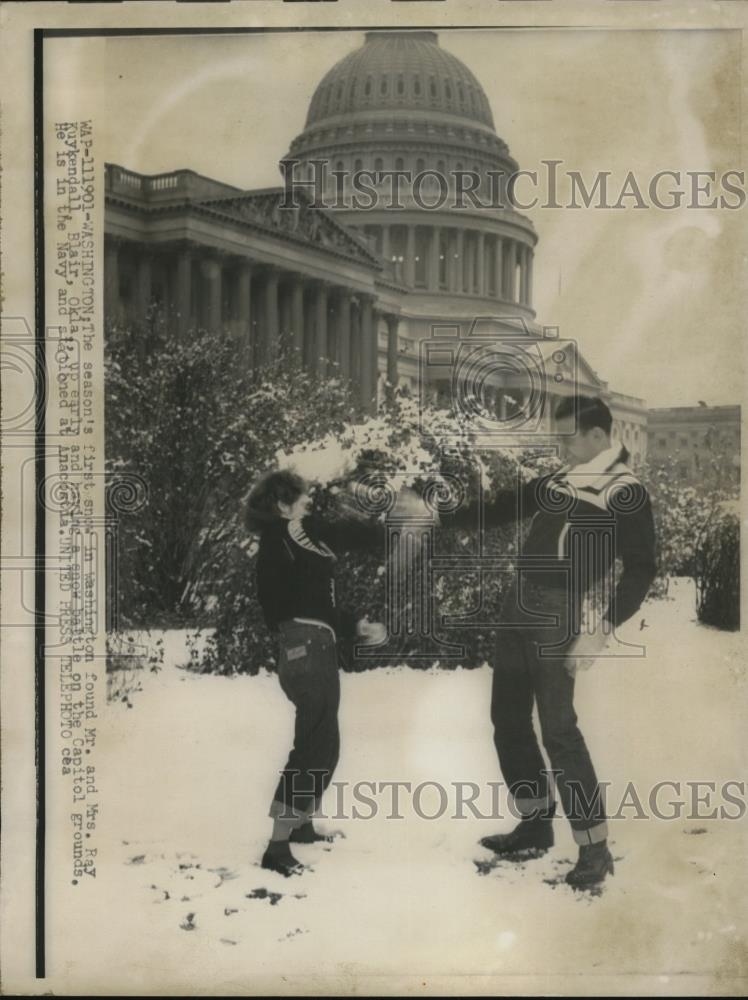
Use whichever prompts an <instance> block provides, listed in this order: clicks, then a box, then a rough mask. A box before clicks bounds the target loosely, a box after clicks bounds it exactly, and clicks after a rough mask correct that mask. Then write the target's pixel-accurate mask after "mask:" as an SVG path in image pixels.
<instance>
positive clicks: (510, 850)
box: [480, 806, 556, 855]
mask: <svg viewBox="0 0 748 1000" xmlns="http://www.w3.org/2000/svg"><path fill="white" fill-rule="evenodd" d="M555 812H556V808H555V806H551V808H550V809H549V810H548V812H546V813H543V815H541V816H528V817H526V818H525V819H522V820H520V822H519V823H518V824H517V826H515V828H514V829H513V830H511V831H510V832H509V833H496V834H494V835H493V836H491V837H483V838H482V839H481V841H480V843H481V846H482V847H487V848H488V849H489V851H493V852H494V854H518V853H520V852H521V851H532V852H533V853H534V854H536V855H541V854H545V852H546V851H547V850H548V848H549V847H553V816H554V813H555Z"/></svg>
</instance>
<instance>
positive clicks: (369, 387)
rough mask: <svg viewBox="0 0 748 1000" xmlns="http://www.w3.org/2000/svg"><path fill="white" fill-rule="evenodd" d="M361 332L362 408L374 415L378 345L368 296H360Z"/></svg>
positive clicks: (370, 301)
mask: <svg viewBox="0 0 748 1000" xmlns="http://www.w3.org/2000/svg"><path fill="white" fill-rule="evenodd" d="M359 300H360V303H361V306H360V309H361V331H360V334H359V346H360V349H361V378H360V391H361V395H360V399H361V406H362V407H363V409H364V411H365V412H366V413H374V412H375V411H376V405H377V399H376V396H377V374H378V372H377V368H378V364H377V361H378V357H377V355H378V353H379V351H378V343H377V339H378V338H377V331H376V329H375V326H374V316H373V312H372V300H371V298H370V297H369V296H368V295H362V296H360V299H359Z"/></svg>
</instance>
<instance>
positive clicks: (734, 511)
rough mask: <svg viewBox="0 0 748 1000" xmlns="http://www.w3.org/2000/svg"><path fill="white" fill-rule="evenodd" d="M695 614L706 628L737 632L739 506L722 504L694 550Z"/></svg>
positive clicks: (711, 518) (709, 521) (738, 613)
mask: <svg viewBox="0 0 748 1000" xmlns="http://www.w3.org/2000/svg"><path fill="white" fill-rule="evenodd" d="M694 562H695V573H694V576H695V579H696V614H697V617H698V619H699V621H700V622H703V623H704V624H705V625H715V626H716V627H717V628H722V629H729V630H731V631H735V630H736V629H739V628H740V518H739V509H738V504H737V503H735V502H733V503H729V502H728V503H722V504H719V505H718V507H717V508H715V510H714V512H713V514H712V516H711V517H710V518H709V520H708V522H707V523H706V525H705V526H704V527H703V529H702V531H701V532H700V534H699V536H698V538H697V540H696V546H695V560H694Z"/></svg>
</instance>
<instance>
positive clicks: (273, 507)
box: [247, 469, 306, 531]
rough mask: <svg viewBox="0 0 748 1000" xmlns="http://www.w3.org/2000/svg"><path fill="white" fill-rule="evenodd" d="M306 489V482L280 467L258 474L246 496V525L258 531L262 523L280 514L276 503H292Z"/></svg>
mask: <svg viewBox="0 0 748 1000" xmlns="http://www.w3.org/2000/svg"><path fill="white" fill-rule="evenodd" d="M305 489H306V483H305V482H304V480H303V479H302V478H301V476H299V475H298V474H297V473H295V472H291V471H290V470H289V469H281V470H280V471H279V472H266V473H264V475H262V476H260V478H259V479H258V480H257V482H256V483H255V485H254V486H253V487H252V489H251V490H250V493H249V496H248V497H247V527H248V528H249V530H250V531H260V530H261V529H262V528H263V526H264V525H266V524H268V523H269V522H270V521H273V520H275V519H276V518H277V517H279V516H280V511H279V510H278V503H279V502H280V503H294V502H295V501H296V500H298V499H299V497H300V496H301V494H302V493H303V492H304V490H305Z"/></svg>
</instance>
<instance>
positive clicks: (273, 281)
mask: <svg viewBox="0 0 748 1000" xmlns="http://www.w3.org/2000/svg"><path fill="white" fill-rule="evenodd" d="M279 277H280V275H279V274H278V272H277V271H268V272H267V273H266V274H265V280H264V283H263V286H262V324H263V329H262V330H261V331H260V344H261V348H260V358H261V363H265V364H268V363H269V362H271V361H274V360H275V358H276V357H277V355H278V279H279Z"/></svg>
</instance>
